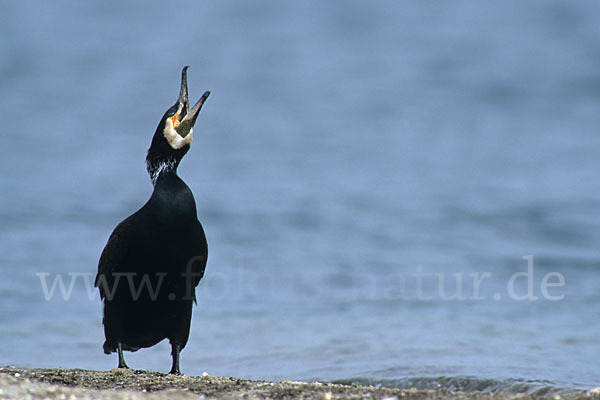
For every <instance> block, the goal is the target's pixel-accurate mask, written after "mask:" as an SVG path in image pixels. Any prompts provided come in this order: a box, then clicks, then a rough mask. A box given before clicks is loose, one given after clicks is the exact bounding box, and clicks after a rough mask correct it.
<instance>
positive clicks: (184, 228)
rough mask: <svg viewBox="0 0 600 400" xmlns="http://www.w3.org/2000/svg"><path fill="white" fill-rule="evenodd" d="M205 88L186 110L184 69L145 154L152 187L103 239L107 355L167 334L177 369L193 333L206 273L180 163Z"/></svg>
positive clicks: (100, 282) (204, 250) (100, 279)
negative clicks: (172, 100) (194, 314)
mask: <svg viewBox="0 0 600 400" xmlns="http://www.w3.org/2000/svg"><path fill="white" fill-rule="evenodd" d="M209 94H210V93H209V92H205V93H204V95H203V96H202V98H201V99H200V100H199V101H198V102H197V103H196V105H194V107H193V108H192V109H191V110H190V108H189V103H188V95H187V67H185V68H184V69H183V71H182V77H181V90H180V94H179V98H178V100H177V103H175V105H173V106H172V107H171V108H169V109H168V110H167V112H166V113H165V114H164V116H163V117H162V119H161V121H160V123H159V124H158V127H157V128H156V132H155V133H154V137H153V138H152V143H151V145H150V148H149V150H148V155H147V157H146V166H147V169H148V173H149V174H150V177H151V179H152V183H153V185H154V191H153V193H152V196H151V197H150V199H149V200H148V201H147V202H146V204H145V205H144V206H143V207H142V208H141V209H139V210H138V211H137V212H135V213H134V214H133V215H131V216H130V217H128V218H126V219H125V220H124V221H122V222H121V223H120V224H119V225H117V227H116V228H115V230H114V231H113V233H112V234H111V235H110V238H109V239H108V243H107V244H106V247H105V248H104V250H103V252H102V255H101V256H100V261H99V263H98V274H97V276H96V281H95V285H96V286H97V287H98V288H99V291H100V296H101V298H102V300H103V302H104V318H103V324H104V334H105V337H106V341H105V342H104V352H105V353H107V354H110V353H112V352H115V351H116V352H118V355H119V365H118V366H119V367H120V368H128V367H127V364H126V363H125V359H124V357H123V350H130V351H136V350H138V349H139V348H143V347H150V346H153V345H155V344H157V343H158V342H160V341H162V340H163V339H169V341H170V343H171V354H172V357H173V364H172V367H171V371H170V372H171V373H174V374H179V373H180V369H179V353H180V351H181V350H182V349H183V348H184V347H185V345H186V343H187V341H188V337H189V331H190V323H191V317H192V306H193V303H194V302H195V301H196V297H195V288H196V286H197V285H198V283H199V282H200V279H201V278H202V276H203V275H204V269H205V267H206V261H207V256H208V247H207V242H206V237H205V235H204V230H203V228H202V225H201V224H200V222H199V221H198V217H197V213H196V203H195V200H194V196H193V194H192V192H191V190H190V188H189V187H188V186H187V185H186V184H185V182H183V180H182V179H181V178H180V177H179V176H178V175H177V167H178V165H179V163H180V161H181V159H182V158H183V156H184V155H185V154H186V153H187V151H188V150H189V148H190V145H191V141H192V137H193V129H192V128H193V125H194V123H195V121H196V117H197V116H198V113H199V111H200V109H201V107H202V105H203V103H204V101H205V100H206V98H207V97H208V95H209Z"/></svg>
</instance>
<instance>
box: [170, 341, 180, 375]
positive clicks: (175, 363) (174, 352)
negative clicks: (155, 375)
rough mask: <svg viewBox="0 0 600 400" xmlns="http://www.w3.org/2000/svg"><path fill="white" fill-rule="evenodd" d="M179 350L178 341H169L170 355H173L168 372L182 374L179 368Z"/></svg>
mask: <svg viewBox="0 0 600 400" xmlns="http://www.w3.org/2000/svg"><path fill="white" fill-rule="evenodd" d="M179 352H181V345H180V344H179V343H173V342H171V355H172V356H173V366H172V367H171V371H169V374H173V375H182V373H181V371H180V370H179Z"/></svg>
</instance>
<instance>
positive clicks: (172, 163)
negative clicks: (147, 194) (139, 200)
mask: <svg viewBox="0 0 600 400" xmlns="http://www.w3.org/2000/svg"><path fill="white" fill-rule="evenodd" d="M180 161H181V160H177V159H176V158H155V159H153V158H150V157H148V158H147V159H146V169H147V170H148V174H149V175H150V180H152V185H154V186H156V182H157V181H158V177H159V176H160V175H161V174H167V173H171V174H175V175H177V167H178V166H179V162H180Z"/></svg>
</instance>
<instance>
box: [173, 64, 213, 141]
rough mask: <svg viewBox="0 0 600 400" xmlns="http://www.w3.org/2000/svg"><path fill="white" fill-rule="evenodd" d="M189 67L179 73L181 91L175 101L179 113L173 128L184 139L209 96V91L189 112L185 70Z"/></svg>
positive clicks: (176, 115)
mask: <svg viewBox="0 0 600 400" xmlns="http://www.w3.org/2000/svg"><path fill="white" fill-rule="evenodd" d="M188 68H189V67H188V66H185V67H183V70H182V71H181V89H180V90H179V98H178V99H177V104H178V105H179V111H178V112H177V114H175V116H174V121H173V122H174V124H173V125H174V126H175V130H176V131H177V133H178V134H179V136H181V137H186V136H187V135H188V134H189V133H190V131H191V130H192V128H193V127H194V124H195V123H196V118H198V114H199V113H200V109H201V108H202V105H203V104H204V102H205V101H206V99H207V98H208V96H209V95H210V92H209V91H206V92H204V94H203V95H202V97H200V100H198V101H197V102H196V104H194V106H193V107H192V109H191V110H190V102H189V99H188V87H187V69H188Z"/></svg>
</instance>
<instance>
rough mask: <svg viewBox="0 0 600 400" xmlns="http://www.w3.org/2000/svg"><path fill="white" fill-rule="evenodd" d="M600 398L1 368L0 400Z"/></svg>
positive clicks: (599, 395) (592, 394) (594, 396)
mask: <svg viewBox="0 0 600 400" xmlns="http://www.w3.org/2000/svg"><path fill="white" fill-rule="evenodd" d="M173 398H177V399H199V398H201V399H323V400H331V399H384V400H401V399H407V400H417V399H426V400H430V399H431V400H433V399H453V400H488V399H489V400H492V399H493V400H503V399H519V400H527V399H552V400H560V399H572V400H584V399H600V390H599V391H595V390H592V391H589V392H585V393H580V394H569V395H557V394H549V395H546V396H531V395H527V394H503V393H500V394H486V393H473V392H470V393H466V392H448V391H435V390H416V389H410V390H400V389H390V388H383V387H373V386H353V385H340V384H332V383H319V382H292V381H282V382H265V381H249V380H243V379H237V378H223V377H216V376H209V375H204V376H201V377H195V376H172V375H166V374H162V373H157V372H149V371H140V370H111V371H86V370H79V369H37V368H34V369H29V368H13V367H4V368H0V399H115V400H116V399H131V400H134V399H140V400H141V399H154V400H156V399H173Z"/></svg>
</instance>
